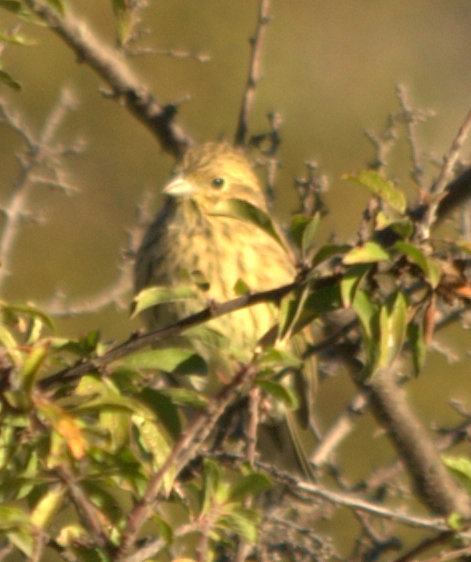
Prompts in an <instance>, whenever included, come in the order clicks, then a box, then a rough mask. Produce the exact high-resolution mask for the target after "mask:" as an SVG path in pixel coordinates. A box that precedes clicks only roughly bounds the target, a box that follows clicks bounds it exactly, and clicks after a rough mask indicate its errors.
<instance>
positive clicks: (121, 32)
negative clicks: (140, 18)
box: [112, 0, 132, 45]
mask: <svg viewBox="0 0 471 562" xmlns="http://www.w3.org/2000/svg"><path fill="white" fill-rule="evenodd" d="M112 5H113V12H114V16H115V19H116V28H117V32H118V39H119V44H120V45H125V44H126V43H127V42H128V40H129V36H130V32H131V30H132V15H131V11H130V10H129V9H128V7H127V5H126V0H112Z"/></svg>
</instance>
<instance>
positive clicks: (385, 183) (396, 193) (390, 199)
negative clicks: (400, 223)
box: [342, 170, 407, 214]
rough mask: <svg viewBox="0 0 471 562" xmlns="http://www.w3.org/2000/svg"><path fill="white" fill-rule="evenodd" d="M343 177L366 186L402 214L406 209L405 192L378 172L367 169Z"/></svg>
mask: <svg viewBox="0 0 471 562" xmlns="http://www.w3.org/2000/svg"><path fill="white" fill-rule="evenodd" d="M342 179H346V180H351V181H353V182H355V183H358V184H360V185H362V186H363V187H366V188H367V189H368V190H369V191H371V192H372V193H373V194H374V195H377V196H378V197H380V198H381V199H382V200H383V201H385V202H386V203H388V205H390V206H391V207H392V208H393V209H395V210H396V211H398V212H399V213H401V214H402V213H404V211H405V210H406V206H407V200H406V196H405V195H404V193H403V192H402V191H401V190H399V189H397V187H395V185H394V183H393V182H392V181H390V180H385V179H384V178H382V177H381V176H380V175H379V174H378V172H375V171H373V170H365V171H362V172H359V173H358V174H345V175H343V176H342Z"/></svg>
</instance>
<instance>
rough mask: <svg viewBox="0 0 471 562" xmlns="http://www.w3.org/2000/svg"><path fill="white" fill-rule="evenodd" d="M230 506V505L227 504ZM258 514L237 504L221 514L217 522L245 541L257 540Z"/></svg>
mask: <svg viewBox="0 0 471 562" xmlns="http://www.w3.org/2000/svg"><path fill="white" fill-rule="evenodd" d="M227 507H230V506H227ZM259 519H260V518H259V516H258V514H257V513H256V512H255V511H253V510H252V509H247V508H244V507H240V506H237V508H234V509H233V510H231V511H230V512H229V511H228V512H227V513H225V514H224V515H221V516H220V517H219V518H218V520H217V524H218V525H219V526H222V527H224V528H226V529H229V530H230V531H232V532H233V533H236V534H237V535H239V536H240V537H242V538H243V539H244V540H245V541H246V542H249V543H252V542H255V541H256V540H257V529H258V526H259V523H260V520H259Z"/></svg>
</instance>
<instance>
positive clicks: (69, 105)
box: [0, 89, 75, 287]
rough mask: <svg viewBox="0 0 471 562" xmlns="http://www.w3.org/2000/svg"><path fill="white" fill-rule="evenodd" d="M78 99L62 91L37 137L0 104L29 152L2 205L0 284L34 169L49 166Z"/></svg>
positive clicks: (17, 234)
mask: <svg viewBox="0 0 471 562" xmlns="http://www.w3.org/2000/svg"><path fill="white" fill-rule="evenodd" d="M74 106H75V101H74V99H73V97H72V95H71V93H70V91H69V90H66V89H64V90H62V92H61V94H60V97H59V101H58V103H57V104H56V106H55V107H54V108H53V109H52V111H51V113H50V114H49V116H48V117H47V119H46V121H45V123H44V127H43V129H42V131H41V133H40V134H39V138H38V139H37V140H35V138H34V135H33V134H32V133H31V132H30V131H28V130H27V128H26V126H25V125H24V124H22V123H20V121H19V118H18V117H17V116H15V115H13V114H12V113H10V112H9V110H8V108H7V107H6V106H5V105H4V104H0V111H1V113H2V114H3V115H4V117H5V119H6V120H7V122H8V124H9V125H10V126H12V127H13V128H15V129H16V130H18V131H21V134H22V136H23V138H24V139H25V140H26V142H27V145H28V150H27V152H26V153H25V154H24V155H23V156H22V158H21V159H20V160H21V172H20V177H19V178H18V180H17V181H16V182H15V186H14V189H13V193H12V195H11V197H10V200H9V201H8V202H7V203H6V204H5V206H4V207H3V208H2V212H3V215H4V227H3V232H2V235H1V238H0V263H1V264H2V267H1V269H0V287H1V286H2V285H3V284H4V282H5V280H6V278H7V276H8V275H10V273H11V271H10V266H11V261H12V255H13V250H14V248H15V244H16V241H17V239H18V236H19V233H20V226H21V223H22V221H23V219H24V217H25V216H26V214H27V205H28V200H29V196H30V194H31V189H32V187H33V185H34V179H35V176H34V175H33V173H34V170H35V169H36V168H37V167H39V166H47V160H48V158H49V157H50V155H51V154H52V152H53V151H52V148H51V146H50V145H51V143H52V140H53V138H54V136H55V135H56V133H57V130H58V129H59V127H60V126H61V125H62V123H63V121H64V119H65V116H66V114H67V113H68V112H69V111H70V110H71V109H73V108H74Z"/></svg>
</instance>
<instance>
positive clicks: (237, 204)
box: [211, 199, 285, 248]
mask: <svg viewBox="0 0 471 562" xmlns="http://www.w3.org/2000/svg"><path fill="white" fill-rule="evenodd" d="M211 215H214V216H223V217H232V218H235V219H239V220H242V221H245V222H250V223H252V224H253V225H255V226H257V227H258V228H261V229H262V230H263V231H264V232H266V233H267V234H268V235H269V236H271V237H272V238H273V239H274V240H276V241H277V242H278V244H280V245H281V246H282V247H283V248H284V247H285V245H284V242H283V240H282V239H281V236H280V234H279V233H278V231H277V229H276V228H275V225H274V224H273V221H272V220H271V218H270V216H269V215H267V213H265V212H264V211H262V210H261V209H259V208H258V207H256V206H255V205H252V203H249V202H248V201H244V200H242V199H226V200H223V201H220V202H219V203H218V204H217V205H216V206H215V207H214V209H213V210H212V211H211Z"/></svg>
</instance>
